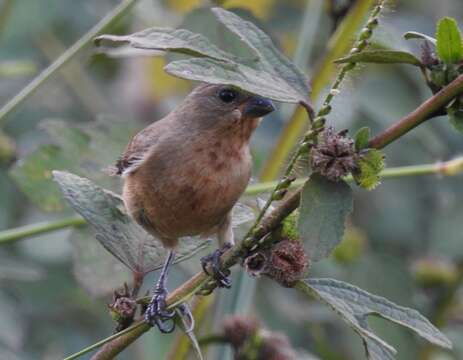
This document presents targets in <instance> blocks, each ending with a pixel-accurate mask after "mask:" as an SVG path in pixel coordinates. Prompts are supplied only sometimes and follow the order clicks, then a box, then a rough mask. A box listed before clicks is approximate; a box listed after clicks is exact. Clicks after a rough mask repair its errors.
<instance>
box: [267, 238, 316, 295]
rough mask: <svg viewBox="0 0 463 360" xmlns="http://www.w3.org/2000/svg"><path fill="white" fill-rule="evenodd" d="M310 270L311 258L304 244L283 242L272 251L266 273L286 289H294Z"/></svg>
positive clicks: (289, 241)
mask: <svg viewBox="0 0 463 360" xmlns="http://www.w3.org/2000/svg"><path fill="white" fill-rule="evenodd" d="M308 268H309V258H308V257H307V255H306V253H305V251H304V247H303V246H302V244H301V243H300V242H299V241H291V240H283V241H280V242H279V243H278V244H276V245H275V246H274V247H273V248H272V249H271V251H270V257H269V260H268V262H267V269H266V271H265V272H266V274H267V275H268V276H269V277H271V278H272V279H274V280H275V281H277V282H278V283H280V284H281V285H283V286H284V287H293V286H294V284H295V283H296V281H298V280H300V279H301V278H302V277H303V276H304V275H305V272H306V270H307V269H308Z"/></svg>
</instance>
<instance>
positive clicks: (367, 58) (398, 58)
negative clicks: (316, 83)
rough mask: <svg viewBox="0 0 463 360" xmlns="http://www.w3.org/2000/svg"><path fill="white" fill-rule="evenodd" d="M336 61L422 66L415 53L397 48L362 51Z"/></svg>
mask: <svg viewBox="0 0 463 360" xmlns="http://www.w3.org/2000/svg"><path fill="white" fill-rule="evenodd" d="M335 63H338V64H343V63H376V64H410V65H415V66H422V63H421V61H420V60H419V59H418V58H417V57H415V56H414V55H413V54H410V53H408V52H405V51H396V50H371V51H362V52H360V53H356V54H352V55H348V56H346V57H343V58H340V59H337V60H336V61H335Z"/></svg>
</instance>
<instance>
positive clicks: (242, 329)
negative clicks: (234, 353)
mask: <svg viewBox="0 0 463 360" xmlns="http://www.w3.org/2000/svg"><path fill="white" fill-rule="evenodd" d="M259 326H260V324H259V321H258V320H257V319H256V318H254V317H252V316H247V315H233V316H229V317H227V318H226V319H225V320H224V321H223V332H224V335H225V338H226V339H227V340H228V341H229V342H230V343H231V344H232V345H233V347H234V348H235V349H237V348H239V347H241V346H242V345H243V344H244V343H245V342H246V340H248V339H249V338H251V337H252V336H254V335H255V334H256V332H257V331H258V329H259Z"/></svg>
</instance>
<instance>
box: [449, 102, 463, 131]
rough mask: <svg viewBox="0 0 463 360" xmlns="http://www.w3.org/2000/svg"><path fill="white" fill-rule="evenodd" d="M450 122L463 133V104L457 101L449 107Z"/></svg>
mask: <svg viewBox="0 0 463 360" xmlns="http://www.w3.org/2000/svg"><path fill="white" fill-rule="evenodd" d="M447 114H448V116H449V120H450V123H451V124H452V125H453V127H454V128H455V129H456V130H457V131H458V132H460V133H463V104H462V103H461V101H455V102H453V104H452V105H450V106H449V107H448V108H447Z"/></svg>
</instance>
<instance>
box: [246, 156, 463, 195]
mask: <svg viewBox="0 0 463 360" xmlns="http://www.w3.org/2000/svg"><path fill="white" fill-rule="evenodd" d="M460 172H463V157H458V158H455V159H453V160H450V161H446V162H443V163H435V164H423V165H411V166H399V167H391V168H388V169H384V170H383V171H382V172H381V174H380V176H381V178H382V179H393V178H400V177H405V176H422V175H433V174H440V175H446V176H453V175H456V174H458V173H460ZM344 180H346V181H348V182H352V181H353V178H352V176H347V177H346V178H345V179H344ZM306 181H307V178H300V179H297V180H295V181H294V182H293V183H292V184H291V185H290V188H297V187H299V186H301V185H303V184H304V183H305V182H306ZM278 183H279V182H278V181H267V182H262V183H258V184H253V185H249V186H248V188H247V189H246V195H249V196H251V195H258V194H261V193H264V192H268V191H271V190H273V189H274V188H275V186H277V185H278Z"/></svg>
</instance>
